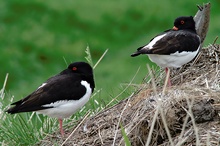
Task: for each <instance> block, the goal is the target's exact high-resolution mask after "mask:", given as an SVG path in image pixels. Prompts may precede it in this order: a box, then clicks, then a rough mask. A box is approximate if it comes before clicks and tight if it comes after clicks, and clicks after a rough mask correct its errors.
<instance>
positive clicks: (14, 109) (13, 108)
mask: <svg viewBox="0 0 220 146" xmlns="http://www.w3.org/2000/svg"><path fill="white" fill-rule="evenodd" d="M5 112H7V113H9V114H15V113H18V108H17V107H16V106H14V107H12V108H9V109H8V110H6V111H5Z"/></svg>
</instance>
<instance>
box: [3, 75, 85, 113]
mask: <svg viewBox="0 0 220 146" xmlns="http://www.w3.org/2000/svg"><path fill="white" fill-rule="evenodd" d="M46 83H47V84H46V85H44V86H43V87H40V88H39V89H37V90H36V91H34V92H33V93H31V94H30V95H28V96H27V97H25V98H24V99H22V100H20V101H17V102H15V103H13V104H12V105H15V106H14V107H12V108H10V109H8V110H7V112H8V113H12V114H13V113H19V112H30V111H37V110H42V109H46V108H52V107H43V106H42V105H45V104H50V103H53V102H56V101H60V100H78V99H80V98H81V97H82V96H83V95H84V94H85V93H86V88H85V87H84V86H82V85H81V78H80V76H77V75H75V76H73V75H71V76H70V75H65V74H64V75H59V76H55V77H52V78H50V79H48V80H47V82H46Z"/></svg>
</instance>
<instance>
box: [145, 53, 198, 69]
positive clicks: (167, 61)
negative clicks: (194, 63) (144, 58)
mask: <svg viewBox="0 0 220 146" xmlns="http://www.w3.org/2000/svg"><path fill="white" fill-rule="evenodd" d="M198 51H199V49H197V50H196V51H194V52H185V51H184V52H181V53H178V52H176V53H173V54H170V55H157V54H147V55H148V56H149V58H150V60H151V61H152V62H154V63H156V64H157V65H159V66H160V67H163V68H165V67H173V68H179V67H181V66H182V65H183V64H186V63H188V62H190V61H191V60H192V59H193V58H195V56H196V55H197V53H198Z"/></svg>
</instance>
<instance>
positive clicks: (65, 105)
mask: <svg viewBox="0 0 220 146" xmlns="http://www.w3.org/2000/svg"><path fill="white" fill-rule="evenodd" d="M81 84H82V85H83V86H85V87H86V93H85V95H84V96H83V97H82V98H80V99H79V100H60V101H57V102H54V103H51V104H46V105H44V107H50V106H54V108H48V109H45V110H39V111H37V113H40V114H45V115H48V116H50V117H54V118H60V119H63V118H67V117H69V116H71V115H73V114H74V113H75V112H76V111H77V110H78V109H80V108H81V107H83V106H84V105H85V104H86V103H87V102H88V101H89V98H90V96H91V94H92V90H91V88H90V84H88V83H87V82H86V81H82V82H81Z"/></svg>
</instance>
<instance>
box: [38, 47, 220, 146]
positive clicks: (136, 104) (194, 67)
mask: <svg viewBox="0 0 220 146" xmlns="http://www.w3.org/2000/svg"><path fill="white" fill-rule="evenodd" d="M219 56H220V45H210V46H208V47H206V48H203V49H202V50H201V52H200V53H199V55H198V56H197V58H196V59H195V60H194V61H193V62H190V63H188V64H187V65H185V66H184V67H182V68H181V69H178V70H172V71H171V76H172V78H171V82H172V83H173V86H172V87H170V88H166V90H165V91H164V90H163V85H162V84H161V82H162V81H164V76H161V75H160V76H158V77H156V79H155V80H154V82H155V83H156V85H157V87H156V90H157V91H156V93H155V91H154V90H153V87H152V85H151V84H144V85H143V86H142V87H141V89H140V90H138V92H137V93H135V94H133V95H132V96H130V97H128V98H127V99H125V100H123V101H121V102H120V103H119V104H117V105H115V106H113V107H111V108H108V109H105V110H104V111H101V112H100V113H98V114H97V115H95V116H92V117H85V118H84V119H83V121H81V123H80V124H79V125H78V127H74V128H73V129H74V132H73V134H72V136H70V137H68V138H66V139H62V138H60V137H59V134H57V135H58V136H57V135H53V136H48V137H47V138H46V139H45V140H44V141H42V142H41V143H40V145H52V144H54V143H58V144H61V145H73V144H74V145H124V137H123V136H122V132H121V130H122V128H121V127H120V124H121V125H123V127H124V129H125V132H126V134H127V136H128V138H129V141H130V142H131V145H132V146H140V145H152V146H153V145H181V146H182V145H196V144H197V145H219V144H220V139H219V137H220V122H219V116H220V88H219V80H220V74H219V71H220V69H219V68H220V65H219ZM160 74H161V73H160ZM69 132H71V131H69Z"/></svg>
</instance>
